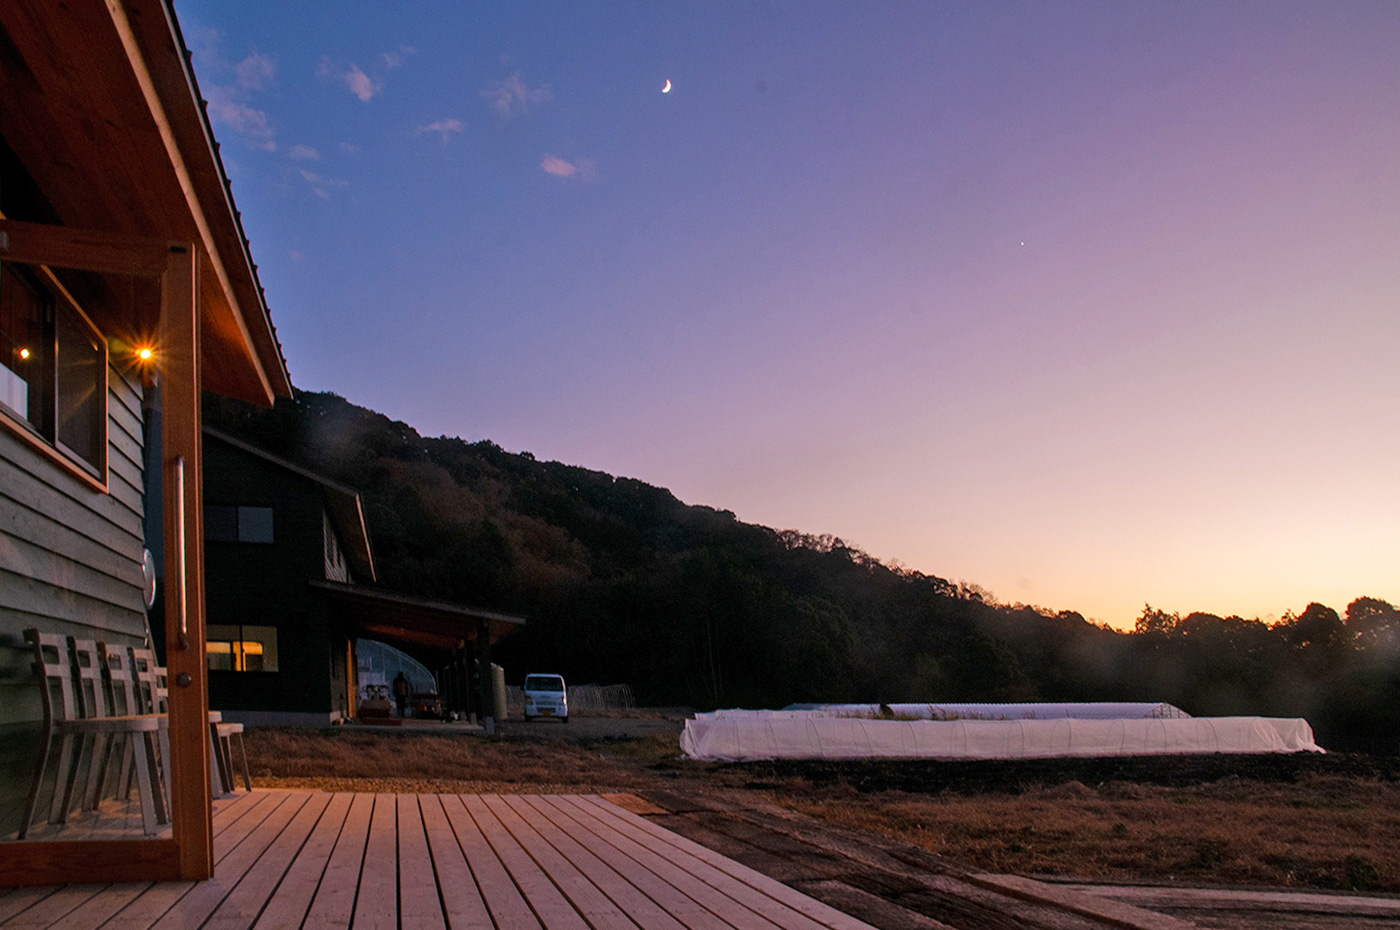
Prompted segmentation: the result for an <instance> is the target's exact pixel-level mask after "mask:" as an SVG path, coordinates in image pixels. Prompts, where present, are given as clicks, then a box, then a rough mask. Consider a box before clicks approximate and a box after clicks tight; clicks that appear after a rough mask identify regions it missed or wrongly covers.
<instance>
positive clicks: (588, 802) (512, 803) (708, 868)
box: [0, 791, 868, 930]
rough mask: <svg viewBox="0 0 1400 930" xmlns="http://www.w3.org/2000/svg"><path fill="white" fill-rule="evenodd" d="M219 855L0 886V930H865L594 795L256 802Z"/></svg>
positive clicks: (244, 802)
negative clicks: (58, 882)
mask: <svg viewBox="0 0 1400 930" xmlns="http://www.w3.org/2000/svg"><path fill="white" fill-rule="evenodd" d="M214 850H215V858H216V860H217V866H216V869H215V876H214V878H213V879H212V880H210V881H207V882H199V883H195V882H163V883H153V884H136V885H85V884H72V885H64V886H59V887H47V888H13V889H0V928H4V930H11V928H16V930H17V928H25V930H40V928H47V927H61V928H64V930H69V928H72V930H84V928H93V930H95V928H98V927H101V928H103V930H146V928H157V930H185V928H190V930H193V928H197V927H203V928H210V930H242V928H250V927H257V928H260V930H331V928H344V927H356V928H369V930H396V928H403V930H436V928H443V930H447V928H471V930H491V928H496V930H725V928H734V930H823V928H826V930H865V928H867V927H868V925H867V924H864V923H862V922H861V921H859V920H856V919H855V918H853V917H850V916H848V915H846V914H844V913H842V912H841V911H838V910H835V909H834V908H832V907H829V906H828V905H825V904H822V903H820V902H818V901H816V900H815V899H813V898H810V897H807V896H806V895H804V894H802V893H801V892H799V891H796V890H794V889H792V888H789V887H788V886H786V885H783V884H781V883H779V882H777V881H775V880H773V879H771V878H768V877H766V876H764V875H762V874H760V873H758V872H756V871H754V870H753V869H750V868H748V867H746V866H743V865H740V864H739V863H737V862H734V861H733V860H731V859H727V858H726V857H724V856H723V855H720V854H719V853H716V852H713V851H712V850H709V849H707V848H705V847H704V846H700V845H698V844H696V843H694V842H691V841H690V840H687V839H685V838H683V837H681V836H678V835H676V834H674V833H671V832H669V831H667V830H665V829H663V828H661V827H659V826H657V825H656V824H653V823H650V822H648V821H647V820H646V819H644V818H642V817H640V816H637V815H636V814H634V813H631V812H629V811H627V810H624V809H622V808H621V807H619V806H617V805H616V804H614V803H610V802H609V801H608V800H605V799H604V798H601V797H597V796H592V795H549V796H546V795H436V794H420V795H412V794H403V795H393V794H377V795H376V794H326V793H322V792H315V791H255V792H253V793H251V794H243V795H240V796H238V797H236V798H233V799H231V800H226V801H220V802H217V803H216V806H215V813H214Z"/></svg>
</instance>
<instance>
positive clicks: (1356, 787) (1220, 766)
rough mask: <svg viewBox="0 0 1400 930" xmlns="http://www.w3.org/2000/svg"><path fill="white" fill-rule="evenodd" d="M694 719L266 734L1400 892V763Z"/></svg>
mask: <svg viewBox="0 0 1400 930" xmlns="http://www.w3.org/2000/svg"><path fill="white" fill-rule="evenodd" d="M684 719H685V713H684V711H683V710H674V711H652V712H632V713H629V714H627V715H625V716H610V717H582V716H574V717H571V718H570V720H569V722H568V723H560V722H559V721H554V720H540V721H534V722H531V723H525V722H523V721H520V720H513V721H506V722H505V723H504V724H503V725H502V728H501V732H500V734H499V735H497V736H495V737H481V736H468V735H466V734H465V733H464V732H463V730H462V729H461V728H455V729H454V728H453V727H452V726H451V725H444V726H442V727H434V726H432V725H425V726H423V727H422V728H418V727H414V728H404V729H403V730H402V731H399V732H395V731H392V730H387V731H380V730H376V731H374V732H366V731H365V730H361V729H359V728H357V727H354V726H345V727H339V728H335V729H331V730H325V731H307V730H284V729H275V728H266V729H250V730H249V732H248V735H247V744H248V753H249V759H250V765H251V768H252V771H253V777H254V782H255V785H261V786H266V787H318V788H323V789H329V790H358V791H464V792H466V791H471V792H482V791H495V792H558V791H590V792H611V791H638V790H647V789H657V788H662V789H666V790H671V791H680V792H694V793H697V794H698V795H710V796H713V797H725V796H728V797H736V796H746V797H751V798H761V799H762V800H764V801H766V802H768V803H772V804H775V805H778V806H780V807H784V808H787V809H789V810H794V811H799V812H802V813H805V814H808V815H811V816H815V817H817V818H820V819H822V820H825V821H827V822H829V823H832V824H834V825H838V826H842V827H848V828H855V829H859V830H864V831H868V832H871V833H875V834H879V835H883V836H886V837H890V838H892V839H898V840H902V841H905V842H909V843H913V844H915V845H917V846H920V847H922V848H924V849H926V850H929V851H931V852H933V853H937V854H939V855H941V856H945V857H950V858H951V859H953V860H956V861H959V862H963V863H966V864H967V865H969V866H971V867H974V868H978V869H982V870H986V871H989V872H997V873H1015V874H1020V875H1041V876H1053V877H1055V878H1057V879H1059V880H1070V879H1083V880H1090V881H1099V882H1102V881H1111V882H1133V883H1148V884H1151V883H1159V882H1170V883H1175V882H1189V883H1192V884H1217V885H1233V886H1241V887H1274V888H1322V889H1345V890H1357V891H1379V892H1391V893H1395V892H1400V764H1397V760H1393V759H1392V760H1384V759H1374V758H1370V757H1364V756H1340V755H1328V756H1316V755H1311V754H1298V755H1296V756H1269V757H1256V756H1249V757H1229V756H1210V757H1170V758H1143V759H1128V760H1122V759H1117V760H1028V761H1021V762H1006V763H1002V762H924V761H920V762H852V763H829V762H785V763H752V764H740V765H718V764H708V763H697V762H692V761H690V760H688V759H686V758H684V756H682V755H681V753H680V751H679V746H678V742H677V740H678V736H679V733H680V731H681V728H682V726H683V721H684Z"/></svg>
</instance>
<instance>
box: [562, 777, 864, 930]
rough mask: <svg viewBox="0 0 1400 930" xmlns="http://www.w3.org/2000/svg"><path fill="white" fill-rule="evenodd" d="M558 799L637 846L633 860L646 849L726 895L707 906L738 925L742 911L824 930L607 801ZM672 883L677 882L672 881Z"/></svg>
mask: <svg viewBox="0 0 1400 930" xmlns="http://www.w3.org/2000/svg"><path fill="white" fill-rule="evenodd" d="M559 800H560V801H561V803H565V804H572V805H574V806H575V807H576V808H577V809H578V810H580V811H582V812H585V813H586V814H588V815H590V816H592V817H593V818H594V820H595V822H597V823H599V824H602V825H606V827H607V828H608V829H609V830H611V831H612V834H611V835H610V837H609V839H610V841H611V842H613V843H618V842H619V840H620V839H621V838H625V839H626V841H627V842H628V843H630V844H634V845H633V847H628V849H627V851H628V854H629V855H632V856H633V857H634V858H636V857H637V855H638V854H637V853H636V852H635V851H634V847H640V848H641V849H644V850H646V853H645V854H642V857H643V858H642V861H644V862H645V861H647V860H646V856H647V855H650V856H651V857H652V858H653V859H654V860H655V861H657V862H664V863H666V866H667V868H671V867H674V868H676V869H679V870H681V871H682V872H684V873H685V875H687V876H688V877H689V878H688V879H686V881H687V883H689V881H690V880H696V881H699V882H701V883H702V884H704V885H706V886H708V887H710V888H712V889H713V890H714V891H716V892H718V893H719V894H721V895H723V897H724V898H725V899H728V900H729V901H730V902H732V903H730V904H724V902H723V900H720V901H718V902H715V903H711V902H709V901H707V905H706V906H708V907H710V909H711V910H712V911H714V912H715V913H716V914H718V915H720V916H722V917H724V918H725V919H726V920H730V921H734V922H736V923H737V920H738V918H741V917H742V915H743V912H744V911H748V912H750V913H752V914H754V915H757V916H760V917H762V918H763V919H764V921H766V922H768V923H771V924H774V925H776V926H779V927H782V928H784V930H821V928H823V927H825V926H826V925H824V924H821V923H819V922H817V921H815V920H813V919H812V918H811V917H808V916H807V915H806V914H803V913H801V912H799V911H797V910H795V909H793V908H791V907H789V906H787V905H786V904H784V903H782V902H781V901H779V900H777V899H776V898H774V897H772V896H770V895H768V894H765V893H763V892H762V891H759V890H756V889H754V888H753V887H752V886H750V885H748V884H746V883H744V882H742V881H740V880H739V879H737V878H735V877H734V876H732V875H730V874H728V873H727V872H725V871H724V870H722V869H720V868H718V867H717V866H716V865H714V864H713V863H711V862H708V861H706V860H705V859H702V858H701V857H698V856H695V855H693V854H692V853H691V852H690V851H688V850H685V849H682V848H680V847H679V846H676V845H675V844H672V843H670V842H668V841H667V840H666V839H665V838H663V837H657V836H656V835H654V834H652V833H650V832H649V831H646V830H642V829H640V827H639V826H638V825H637V824H635V823H632V822H631V821H629V820H626V819H623V818H620V817H613V816H612V813H613V812H614V811H615V812H616V813H618V814H627V812H626V811H623V810H622V809H620V808H616V807H613V805H611V804H608V802H606V801H600V802H599V803H600V804H601V805H602V806H601V807H600V806H598V805H594V804H592V803H590V802H591V801H592V800H593V799H592V798H591V797H579V796H575V795H563V796H561V797H560V798H559ZM628 816H631V817H636V815H635V814H630V815H628ZM637 819H641V818H637ZM663 832H666V831H663ZM676 839H680V837H676ZM673 880H677V879H674V878H673ZM677 881H678V880H677ZM781 887H782V888H784V889H786V890H788V891H792V889H789V888H787V886H786V885H783V886H781ZM687 890H688V893H692V894H693V893H695V891H696V890H697V889H695V887H694V885H691V884H688V886H687ZM792 893H793V895H794V896H795V897H797V898H804V897H805V896H804V895H802V894H801V892H792ZM715 904H718V906H719V909H716V906H715ZM736 907H742V910H739V911H734V912H733V913H731V911H732V909H734V908H736ZM843 916H844V915H843ZM861 926H863V925H861ZM849 930H854V928H849Z"/></svg>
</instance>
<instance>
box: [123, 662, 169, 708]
mask: <svg viewBox="0 0 1400 930" xmlns="http://www.w3.org/2000/svg"><path fill="white" fill-rule="evenodd" d="M131 670H132V673H133V674H134V675H135V677H136V703H137V704H138V705H140V708H141V713H143V714H163V713H165V711H166V690H165V668H164V666H160V665H156V654H155V653H154V652H152V651H151V650H149V649H132V650H131Z"/></svg>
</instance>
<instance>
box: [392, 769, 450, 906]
mask: <svg viewBox="0 0 1400 930" xmlns="http://www.w3.org/2000/svg"><path fill="white" fill-rule="evenodd" d="M395 803H396V804H397V806H398V822H399V920H400V921H401V922H402V923H403V925H404V926H405V927H412V928H414V930H420V928H421V930H438V928H441V930H447V922H446V921H445V920H444V919H443V916H442V899H441V898H440V897H439V896H438V879H437V873H436V872H435V871H434V870H433V857H432V856H431V855H430V854H429V852H428V835H427V832H426V829H427V828H426V827H425V826H424V824H423V813H422V811H421V810H420V809H419V807H418V796H417V795H414V794H400V795H398V796H397V797H396V798H395Z"/></svg>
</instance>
